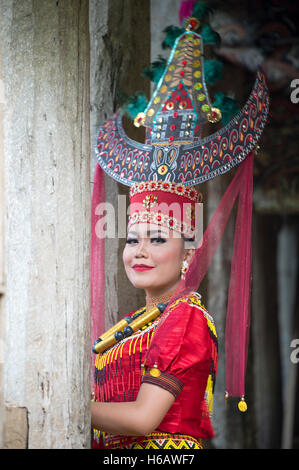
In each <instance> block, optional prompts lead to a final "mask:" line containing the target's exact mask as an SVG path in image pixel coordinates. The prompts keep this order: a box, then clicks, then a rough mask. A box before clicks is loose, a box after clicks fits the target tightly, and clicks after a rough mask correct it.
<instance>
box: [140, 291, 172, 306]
mask: <svg viewBox="0 0 299 470" xmlns="http://www.w3.org/2000/svg"><path fill="white" fill-rule="evenodd" d="M174 292H175V289H172V290H171V291H164V292H163V293H160V294H155V295H153V294H149V293H147V294H146V310H150V309H151V308H153V307H155V306H156V305H158V304H161V303H162V304H166V303H168V301H169V300H170V299H171V297H172V295H173V294H174Z"/></svg>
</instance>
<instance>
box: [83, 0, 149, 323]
mask: <svg viewBox="0 0 299 470" xmlns="http://www.w3.org/2000/svg"><path fill="white" fill-rule="evenodd" d="M149 20H150V8H149V0H109V1H108V0H90V49H91V142H92V165H91V171H92V173H91V178H92V176H93V172H94V168H95V165H96V159H95V154H94V147H95V145H96V129H97V127H98V126H99V125H101V124H103V123H104V122H105V120H106V119H107V118H108V117H109V116H111V115H112V114H113V112H114V111H115V110H116V109H117V108H118V107H119V103H120V98H121V95H123V94H126V95H128V96H131V95H133V94H135V92H136V91H143V92H145V93H146V94H147V95H148V96H149V90H150V82H149V81H148V80H147V79H145V78H143V77H142V76H141V71H142V69H143V68H144V67H145V66H147V65H148V64H149V63H150V26H149ZM124 125H125V128H126V131H127V133H128V134H129V136H130V137H131V138H134V139H136V140H141V141H142V139H144V135H143V132H142V129H137V128H135V127H134V126H133V125H132V124H131V123H129V122H128V121H126V120H125V122H124ZM140 132H142V134H140ZM105 185H106V201H107V202H109V203H110V204H112V205H113V207H114V209H115V214H116V215H117V212H118V195H126V197H127V200H128V188H127V187H124V186H122V185H119V184H117V183H116V182H115V181H114V180H112V178H110V177H106V178H105ZM116 233H117V226H116ZM124 244H125V238H117V237H115V238H109V239H107V240H106V251H105V253H106V255H105V258H106V260H105V261H106V263H105V273H106V289H105V292H106V328H107V329H108V328H109V327H111V326H112V325H113V324H114V323H116V322H117V320H118V318H119V317H122V316H123V315H124V314H126V313H127V312H129V311H130V310H134V309H136V308H138V307H140V306H141V304H142V303H143V302H144V295H143V292H141V291H137V290H136V289H135V288H134V287H133V286H131V284H130V283H129V281H128V279H127V277H126V274H125V271H124V268H123V263H122V251H123V248H124Z"/></svg>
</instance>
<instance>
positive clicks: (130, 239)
mask: <svg viewBox="0 0 299 470" xmlns="http://www.w3.org/2000/svg"><path fill="white" fill-rule="evenodd" d="M136 243H138V240H137V238H127V240H126V244H127V245H135V244H136Z"/></svg>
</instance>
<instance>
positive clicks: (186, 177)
mask: <svg viewBox="0 0 299 470" xmlns="http://www.w3.org/2000/svg"><path fill="white" fill-rule="evenodd" d="M195 7H196V8H195ZM197 7H198V8H197ZM207 11H208V9H206V8H204V9H203V5H202V2H199V3H198V5H197V4H195V6H194V11H193V13H192V14H193V15H194V16H193V17H188V18H186V21H185V22H184V29H183V28H182V29H181V30H180V29H179V28H176V29H175V31H178V37H177V38H176V39H175V42H174V41H173V40H172V41H170V42H171V45H173V47H172V46H171V47H172V51H171V53H170V56H169V60H168V62H167V64H166V65H165V64H164V65H163V67H164V66H165V68H164V69H163V70H162V72H161V73H162V75H161V77H160V76H159V81H158V83H157V86H156V88H155V90H154V93H153V95H152V97H151V99H150V100H149V102H148V104H147V106H146V107H145V108H144V103H141V104H142V109H143V111H142V112H138V114H137V115H136V117H135V119H134V124H135V125H136V126H137V127H139V126H144V127H145V128H146V143H145V144H141V143H139V142H136V141H134V140H132V139H130V138H129V137H128V136H127V135H126V132H125V130H124V128H123V125H122V113H121V112H120V111H117V112H116V114H115V115H114V116H112V117H111V118H110V119H108V121H107V122H106V123H105V124H104V125H103V126H101V127H100V128H99V130H98V135H97V149H96V153H97V159H98V162H99V165H100V167H101V169H102V170H103V171H104V172H105V173H106V174H107V175H108V176H110V177H112V178H113V179H115V180H116V181H118V182H119V183H121V184H124V185H126V186H130V198H131V212H130V220H129V234H128V240H127V244H126V248H125V250H124V257H123V258H124V263H125V267H126V272H127V275H128V277H129V280H130V281H131V282H132V283H133V285H134V286H135V287H137V288H142V289H144V290H145V294H146V306H145V308H144V309H141V310H140V311H137V312H131V314H130V317H131V318H130V319H129V320H128V321H127V320H124V321H123V322H122V325H123V327H125V325H128V326H130V325H129V323H130V321H131V319H132V323H130V324H131V325H133V322H137V324H138V325H139V330H138V331H134V330H133V328H131V327H130V328H131V329H132V331H133V334H132V335H131V336H128V337H126V336H125V331H124V332H122V331H117V330H118V328H116V330H114V331H113V334H112V333H111V332H110V333H111V334H110V336H109V334H108V336H109V337H111V338H112V343H111V342H110V343H109V348H108V349H105V348H104V349H103V350H101V351H100V354H99V355H98V356H97V360H96V373H95V400H96V402H95V403H92V426H93V427H94V428H95V429H96V432H95V440H94V447H96V446H99V447H102V448H105V447H106V448H114V447H115V448H126V447H128V448H150V447H152V448H197V449H198V448H201V447H202V442H201V439H206V438H210V437H212V436H213V429H212V425H211V421H210V413H211V408H212V397H213V389H214V384H215V377H216V369H217V339H216V331H215V327H214V324H213V320H212V318H211V317H210V315H209V314H208V312H207V311H206V310H205V308H204V307H203V306H202V305H201V303H200V300H199V297H198V295H197V294H195V293H194V292H193V291H194V290H197V289H198V286H199V284H200V281H201V280H202V279H203V277H204V276H205V274H206V272H207V270H208V267H209V264H210V262H211V259H212V257H213V253H215V250H216V248H217V246H218V244H219V242H220V240H221V237H222V233H223V231H224V229H225V226H226V223H227V221H228V218H229V215H230V213H231V211H232V208H233V205H234V203H235V201H236V199H237V198H238V212H237V218H236V232H235V237H234V250H233V257H232V269H231V279H230V285H229V295H228V307H227V321H226V340H225V348H226V373H225V375H226V397H228V396H229V395H230V396H239V397H240V398H241V400H240V403H239V405H238V406H239V409H240V411H245V410H246V408H247V405H246V403H245V400H244V394H245V369H246V359H247V348H248V337H249V334H248V333H249V324H250V321H249V320H250V315H249V313H250V270H251V213H252V181H253V177H252V168H253V157H254V153H253V151H254V148H255V146H256V145H257V143H258V141H259V139H260V137H261V134H262V131H263V128H264V126H265V124H266V120H267V115H268V110H269V96H268V89H267V85H266V80H265V75H264V74H263V73H262V72H261V71H258V73H257V78H256V81H255V84H254V87H253V90H252V92H251V94H250V96H249V98H248V100H247V102H246V104H245V105H244V106H243V108H242V109H241V110H240V111H239V112H238V114H237V115H234V112H235V111H232V109H234V107H232V101H231V100H230V99H228V100H227V99H223V100H222V99H221V100H220V101H221V102H220V103H219V105H218V104H217V106H219V107H215V106H216V104H215V103H214V104H213V103H212V100H211V98H210V96H209V92H208V89H207V86H206V79H205V72H206V70H207V69H208V68H209V66H211V65H212V63H211V62H207V61H205V59H204V57H205V55H204V43H207V44H215V43H217V35H216V34H215V32H213V30H212V29H211V28H210V27H209V26H208V25H207V24H205V21H206V16H207V15H206V13H207ZM196 12H197V13H198V14H197V13H196ZM200 12H201V13H200ZM202 20H204V21H202ZM169 31H170V32H171V33H172V32H173V31H174V30H173V29H172V28H170V29H169ZM168 39H170V38H168ZM172 39H173V38H172ZM173 42H174V43H173ZM213 63H215V62H214V61H213ZM135 98H136V97H135ZM139 98H140V96H139ZM141 101H142V100H141ZM133 102H135V105H136V106H135V107H136V111H137V109H138V108H139V107H140V106H141V105H140V103H139V101H138V96H137V98H136V99H135V101H133ZM216 102H217V101H216ZM228 108H229V109H230V111H229V112H228ZM227 113H228V114H227ZM222 114H223V116H224V117H225V118H226V119H227V120H229V119H231V120H230V121H229V122H228V123H227V124H226V125H225V126H224V127H222V128H221V129H220V130H218V131H216V132H214V133H213V134H211V135H209V136H208V137H206V138H202V136H201V133H202V126H203V125H205V124H206V123H208V122H209V123H216V122H219V121H220V120H221V119H222ZM231 114H232V115H231ZM228 115H229V117H228ZM241 163H242V164H241ZM239 164H241V165H240V167H239V169H238V171H237V172H236V174H235V176H234V178H233V180H232V182H231V183H230V185H229V187H228V188H227V190H226V192H225V194H224V196H223V198H222V200H221V201H220V203H219V206H218V208H217V210H216V211H215V214H214V216H213V217H212V219H211V221H210V223H209V226H208V228H207V230H206V232H205V235H204V237H203V244H202V249H201V248H200V249H199V250H196V253H197V255H196V256H194V258H193V261H194V260H195V262H193V261H192V263H191V264H192V266H190V267H189V268H188V272H187V273H186V271H187V264H188V262H190V259H191V253H192V251H190V248H189V249H185V248H184V239H186V238H187V239H190V238H191V239H192V238H193V235H194V231H195V226H196V224H195V219H196V217H194V214H195V213H196V210H195V205H196V203H198V202H200V201H201V198H200V194H199V193H198V192H197V191H195V190H194V189H193V187H194V186H195V185H197V184H201V183H204V182H207V181H208V180H210V179H212V178H215V177H216V176H219V175H221V174H224V173H226V172H227V171H229V170H231V169H233V168H234V167H236V166H237V165H239ZM97 171H98V169H97ZM95 180H96V182H97V184H95V185H94V195H96V192H97V191H98V192H99V193H100V189H101V188H102V187H103V184H102V183H103V176H102V180H101V181H100V179H97V178H95ZM102 199H103V197H99V198H96V197H94V198H93V208H95V207H96V204H97V203H98V202H99V201H100V200H102ZM160 203H161V204H160ZM163 204H164V207H162V205H163ZM172 204H174V205H176V207H177V206H178V207H179V208H180V210H178V211H177V213H176V211H175V210H174V209H171V211H173V212H174V213H175V214H174V213H171V211H168V212H167V209H170V207H171V206H172ZM185 204H186V208H185V207H184V205H185ZM94 213H95V211H93V214H94ZM93 217H94V215H93ZM148 224H150V225H151V228H150V230H149V231H148V228H146V227H147V226H148ZM154 230H155V231H154ZM165 230H166V231H165ZM178 235H179V237H180V238H178ZM94 245H95V243H94ZM94 253H95V255H94V256H92V260H93V262H94V263H95V264H96V263H97V262H98V259H99V257H98V256H97V253H98V252H97V251H96V249H94ZM181 270H182V275H183V277H184V275H185V273H186V280H185V284H184V279H182V280H181V281H180V276H181ZM102 271H103V269H102ZM102 271H101V272H102ZM94 273H97V269H96V268H95V269H94ZM92 279H93V281H94V282H93V283H92V285H93V286H95V290H96V289H97V298H98V297H100V294H99V290H100V289H98V287H97V281H98V279H97V276H96V275H92ZM188 286H189V287H188ZM98 303H100V302H98ZM101 303H102V304H103V302H101ZM161 303H163V304H166V303H167V307H166V309H165V310H164V311H163V309H164V307H161V315H160V316H159V315H158V316H157V317H156V316H155V315H156V314H157V312H158V313H159V308H160V304H161ZM92 304H94V305H95V307H96V306H97V302H92ZM155 306H156V307H158V308H153V309H152V307H155ZM95 307H93V308H92V312H93V314H92V317H94V318H96V317H97V315H98V310H97V308H95ZM152 311H153V316H152V317H151V315H152ZM144 317H145V320H146V321H147V322H146V321H145V323H144V324H142V325H140V323H139V320H140V319H143V318H144ZM149 317H150V320H149ZM134 324H135V325H136V323H134ZM130 328H127V330H126V331H127V332H129V333H130V332H131V333H132V331H131V330H130ZM114 334H115V335H116V338H114V336H113V335H114ZM111 338H110V339H111ZM106 339H107V336H106ZM106 339H105V341H106ZM114 340H119V343H117V344H113V341H114ZM105 341H103V342H102V343H101V344H99V345H98V346H97V347H99V349H101V348H102V346H103V345H105V344H106V343H105ZM109 341H110V340H109ZM98 430H99V431H101V432H98ZM103 433H104V434H103Z"/></svg>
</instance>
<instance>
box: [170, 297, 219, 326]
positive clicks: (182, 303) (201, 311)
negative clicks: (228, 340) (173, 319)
mask: <svg viewBox="0 0 299 470" xmlns="http://www.w3.org/2000/svg"><path fill="white" fill-rule="evenodd" d="M174 311H176V312H177V314H178V315H179V314H180V313H182V314H184V317H185V319H188V320H189V321H192V320H193V321H196V322H199V323H204V324H207V326H208V328H209V329H210V330H211V331H212V332H213V333H214V334H215V335H216V329H215V323H214V319H213V317H212V315H211V314H210V313H209V312H208V310H207V309H206V307H205V306H204V305H203V304H202V301H201V295H200V294H198V293H197V292H191V293H189V294H186V295H183V296H181V297H179V298H178V299H176V300H175V301H174V302H172V303H171V304H170V305H169V307H168V312H169V314H170V313H171V312H174Z"/></svg>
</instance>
